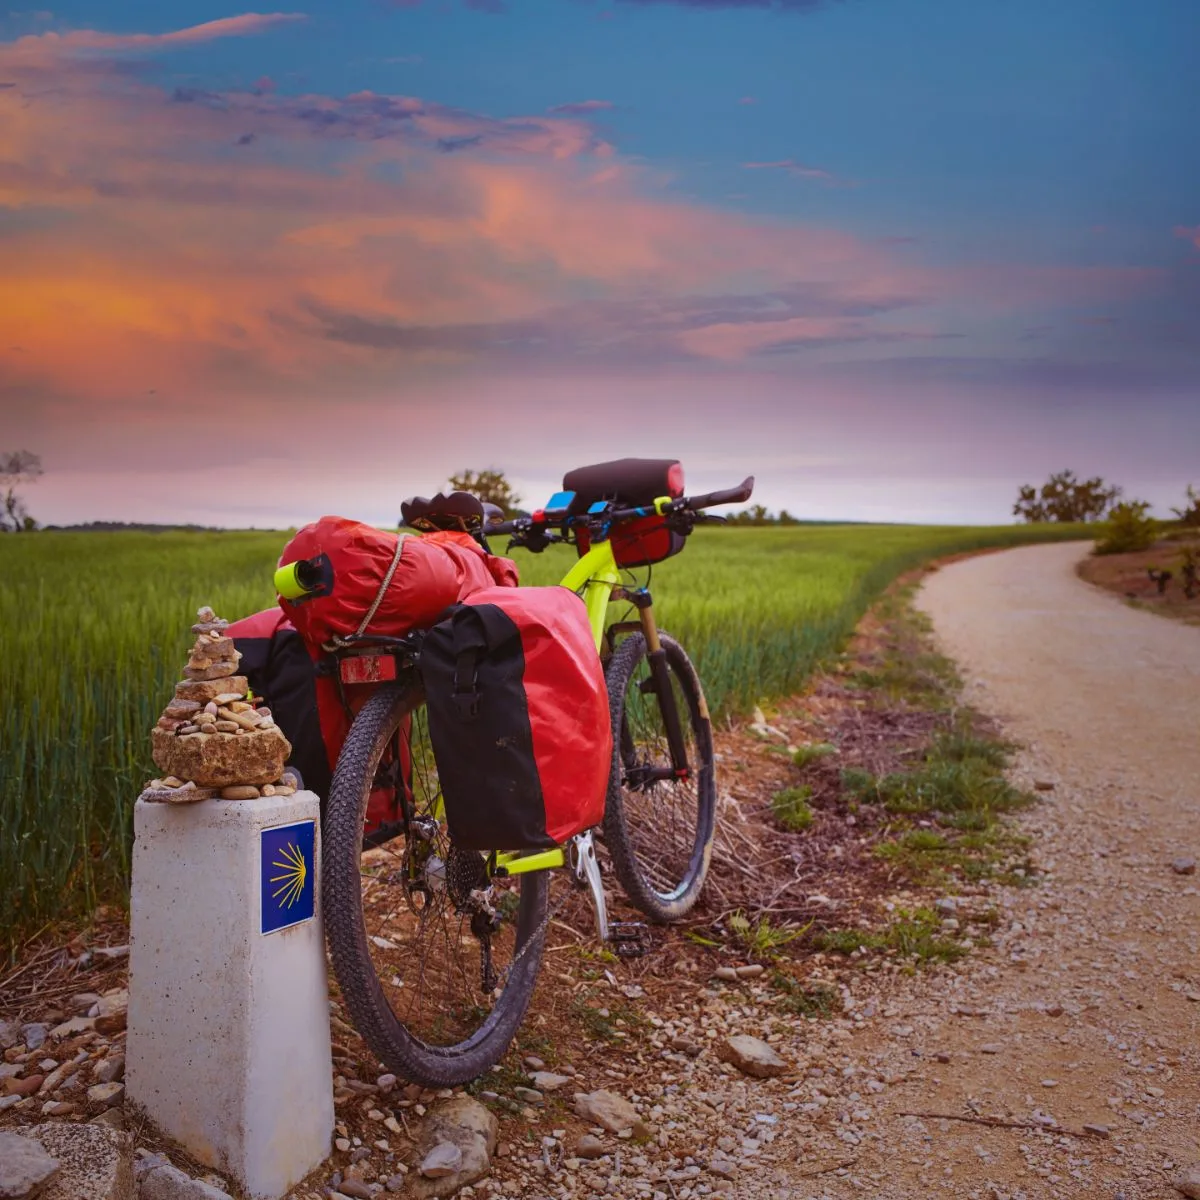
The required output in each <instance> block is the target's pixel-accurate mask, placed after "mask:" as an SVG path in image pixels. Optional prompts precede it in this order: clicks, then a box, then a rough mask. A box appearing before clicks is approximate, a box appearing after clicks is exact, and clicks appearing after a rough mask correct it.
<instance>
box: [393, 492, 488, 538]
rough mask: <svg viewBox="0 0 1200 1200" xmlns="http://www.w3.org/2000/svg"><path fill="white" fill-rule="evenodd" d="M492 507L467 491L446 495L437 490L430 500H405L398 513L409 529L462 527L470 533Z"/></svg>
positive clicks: (421, 497) (479, 524) (479, 526)
mask: <svg viewBox="0 0 1200 1200" xmlns="http://www.w3.org/2000/svg"><path fill="white" fill-rule="evenodd" d="M492 507H495V506H494V505H485V504H484V503H483V501H482V500H480V499H479V497H478V496H472V495H471V494H470V492H451V493H450V494H449V495H448V496H447V495H444V494H443V493H441V492H438V494H437V495H436V496H434V497H433V499H432V500H427V499H426V498H425V497H424V496H413V497H412V499H411V500H405V501H404V503H403V504H401V505H400V515H401V517H403V518H404V524H405V525H407V526H408V527H409V528H410V529H422V530H430V529H461V530H464V531H465V532H467V533H472V532H474V531H475V530H477V529H479V528H481V527H482V525H483V522H484V517H485V516H486V515H487V513H486V509H487V508H492Z"/></svg>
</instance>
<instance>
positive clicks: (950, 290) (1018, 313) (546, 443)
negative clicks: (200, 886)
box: [0, 0, 1200, 527]
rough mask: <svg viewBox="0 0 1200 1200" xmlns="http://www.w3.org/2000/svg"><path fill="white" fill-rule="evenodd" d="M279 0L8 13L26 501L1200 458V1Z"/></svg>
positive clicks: (168, 503) (967, 494)
mask: <svg viewBox="0 0 1200 1200" xmlns="http://www.w3.org/2000/svg"><path fill="white" fill-rule="evenodd" d="M289 2H294V3H296V4H297V5H298V7H297V8H296V9H295V10H294V11H292V10H289V11H278V12H248V11H244V10H243V9H241V8H239V7H238V6H237V3H236V0H227V2H226V3H224V4H219V3H209V2H198V0H173V2H172V3H171V4H162V3H161V2H156V3H152V2H150V0H64V2H62V3H56V4H55V7H54V9H53V11H41V10H31V9H29V10H20V11H17V10H10V11H7V12H5V10H4V9H3V8H0V452H2V451H11V450H17V449H28V450H31V451H34V452H36V453H38V454H40V455H41V457H42V461H43V464H44V467H45V475H44V476H43V478H42V479H41V480H40V481H39V482H38V483H37V484H36V485H35V486H33V487H31V488H29V489H28V493H27V497H28V502H29V507H30V510H31V511H32V512H33V513H34V515H35V516H36V517H38V518H39V519H40V520H41V521H43V522H54V523H70V522H76V521H87V520H129V521H154V522H175V521H197V522H200V523H206V524H208V523H212V524H219V525H229V526H245V525H252V524H253V525H257V526H259V527H262V526H268V527H286V526H288V525H293V524H298V523H302V522H304V521H307V520H311V519H313V518H315V517H317V516H320V515H322V514H324V513H339V514H344V515H347V516H352V517H356V518H360V519H363V520H368V521H376V522H380V523H385V522H394V521H395V520H396V519H397V517H398V512H399V504H400V501H401V500H402V499H403V498H404V497H406V496H409V495H412V494H425V495H428V494H431V493H432V492H433V491H435V490H437V489H439V488H440V487H442V486H443V485H444V483H445V481H446V479H447V478H448V476H449V475H450V474H451V473H452V472H455V471H457V470H460V469H462V468H467V467H471V468H479V467H485V466H495V467H499V468H501V469H503V470H504V471H506V472H507V474H508V475H509V477H510V478H511V479H512V480H513V481H514V482H515V484H516V486H517V490H518V491H519V492H520V493H521V494H522V496H523V497H524V498H525V500H526V502H527V503H528V504H529V505H530V506H531V507H532V506H536V505H537V504H539V503H540V502H542V501H543V500H545V499H546V498H548V496H549V495H550V493H551V492H553V491H554V490H556V489H557V486H558V484H559V482H560V480H561V477H562V475H563V473H564V472H565V471H567V470H569V469H571V468H573V467H577V466H580V465H583V464H585V463H589V462H596V461H602V460H605V459H610V458H618V457H623V456H626V455H642V456H652V457H673V458H679V459H680V460H681V461H682V462H683V464H684V467H685V470H686V472H687V477H688V484H689V490H695V491H699V490H710V489H712V488H716V487H722V486H729V485H732V484H734V483H736V482H738V481H740V480H741V479H742V478H743V477H744V476H745V475H748V474H753V475H755V476H756V477H757V480H758V486H757V490H756V493H755V499H756V500H758V501H761V502H762V503H764V504H766V505H768V506H769V507H771V508H772V509H778V508H781V507H786V508H788V509H789V510H790V511H791V512H792V513H794V514H796V515H799V516H801V517H810V518H820V519H829V518H849V519H870V520H896V521H899V520H915V521H932V522H943V523H955V522H960V521H961V522H1004V521H1007V520H1010V519H1011V505H1012V502H1013V500H1014V498H1015V495H1016V491H1017V487H1018V485H1019V484H1021V483H1024V482H1031V483H1038V482H1041V481H1042V480H1043V479H1045V478H1046V476H1047V475H1048V474H1049V473H1050V472H1052V471H1055V470H1059V469H1062V468H1071V469H1074V470H1076V471H1078V472H1079V473H1080V474H1082V475H1091V474H1101V475H1104V476H1105V477H1106V478H1108V479H1110V480H1112V481H1115V482H1116V483H1118V484H1120V485H1122V486H1123V487H1124V488H1125V491H1126V494H1127V495H1130V496H1136V497H1141V498H1144V499H1147V500H1149V501H1151V502H1152V503H1153V504H1154V505H1155V508H1156V510H1157V511H1158V512H1159V513H1160V514H1165V513H1166V512H1167V509H1168V507H1169V506H1170V505H1171V504H1177V503H1180V502H1181V501H1182V497H1183V491H1184V487H1185V485H1186V484H1187V482H1189V480H1192V481H1195V482H1200V453H1198V451H1200V328H1198V326H1200V321H1198V317H1200V129H1198V126H1197V119H1196V114H1197V112H1200V72H1197V71H1196V69H1195V63H1196V55H1197V47H1198V46H1200V4H1197V3H1196V2H1195V0H1146V2H1145V3H1142V4H1130V3H1129V2H1128V0H1054V2H1053V3H1052V4H1047V3H1046V2H1045V0H1004V2H1003V3H1001V2H999V0H970V2H969V3H964V2H963V0H289ZM0 3H2V0H0Z"/></svg>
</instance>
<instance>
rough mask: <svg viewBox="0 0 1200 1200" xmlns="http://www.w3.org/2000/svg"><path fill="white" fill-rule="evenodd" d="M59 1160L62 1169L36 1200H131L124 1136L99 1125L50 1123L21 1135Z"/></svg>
mask: <svg viewBox="0 0 1200 1200" xmlns="http://www.w3.org/2000/svg"><path fill="white" fill-rule="evenodd" d="M23 1136H25V1137H28V1138H31V1139H32V1140H33V1141H35V1142H38V1143H39V1144H40V1145H41V1146H42V1148H43V1149H44V1150H45V1151H46V1153H47V1154H49V1155H51V1156H52V1157H53V1158H56V1159H58V1162H59V1165H60V1166H61V1168H62V1169H61V1170H60V1171H59V1173H58V1174H57V1175H56V1176H55V1177H54V1178H53V1179H52V1180H51V1181H50V1184H49V1186H48V1187H47V1188H46V1189H45V1191H43V1192H42V1193H41V1194H40V1195H39V1196H38V1200H133V1195H134V1189H133V1164H132V1162H131V1159H130V1154H129V1150H128V1147H127V1146H126V1144H125V1136H124V1135H122V1134H119V1133H116V1132H115V1131H113V1130H111V1129H105V1128H104V1127H103V1126H101V1125H68V1124H63V1123H62V1122H57V1121H56V1122H52V1123H48V1124H43V1125H34V1126H33V1127H32V1128H31V1129H29V1130H27V1131H26V1132H25V1133H24V1135H23Z"/></svg>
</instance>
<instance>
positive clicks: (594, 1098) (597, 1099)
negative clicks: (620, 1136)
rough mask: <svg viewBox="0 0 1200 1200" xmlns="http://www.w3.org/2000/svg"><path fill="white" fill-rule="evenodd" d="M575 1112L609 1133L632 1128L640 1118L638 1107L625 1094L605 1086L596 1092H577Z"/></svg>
mask: <svg viewBox="0 0 1200 1200" xmlns="http://www.w3.org/2000/svg"><path fill="white" fill-rule="evenodd" d="M575 1112H576V1113H577V1114H578V1115H579V1116H581V1117H582V1118H583V1119H584V1120H585V1121H590V1122H591V1123H592V1124H593V1125H599V1126H601V1127H602V1128H604V1129H607V1130H608V1132H609V1133H620V1132H621V1131H622V1130H624V1129H632V1128H633V1127H634V1125H636V1124H637V1122H638V1121H639V1119H640V1118H639V1117H638V1111H637V1109H636V1108H634V1107H633V1105H632V1104H630V1103H629V1101H628V1100H626V1099H625V1097H624V1096H618V1095H617V1094H616V1093H615V1092H609V1091H606V1090H605V1089H603V1088H601V1089H600V1090H599V1091H596V1092H576V1093H575Z"/></svg>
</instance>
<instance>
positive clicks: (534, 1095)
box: [513, 1080, 566, 1104]
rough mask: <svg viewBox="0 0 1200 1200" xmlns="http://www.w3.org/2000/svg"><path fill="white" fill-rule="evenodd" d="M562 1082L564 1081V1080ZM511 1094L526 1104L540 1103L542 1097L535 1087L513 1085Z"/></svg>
mask: <svg viewBox="0 0 1200 1200" xmlns="http://www.w3.org/2000/svg"><path fill="white" fill-rule="evenodd" d="M564 1082H566V1081H565V1080H564ZM513 1095H514V1096H516V1098H517V1099H518V1100H523V1101H524V1102H525V1103H526V1104H541V1103H542V1102H543V1099H544V1097H543V1096H542V1093H541V1092H539V1091H537V1090H536V1089H535V1088H527V1087H515V1088H513Z"/></svg>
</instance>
